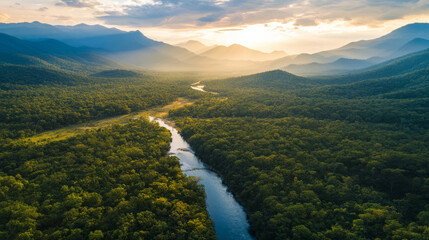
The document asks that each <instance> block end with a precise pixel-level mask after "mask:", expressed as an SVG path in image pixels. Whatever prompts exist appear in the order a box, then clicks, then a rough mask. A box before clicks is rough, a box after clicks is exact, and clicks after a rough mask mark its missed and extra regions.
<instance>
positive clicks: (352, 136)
mask: <svg viewBox="0 0 429 240" xmlns="http://www.w3.org/2000/svg"><path fill="white" fill-rule="evenodd" d="M427 67H428V65H427V64H426V65H424V67H423V65H419V68H420V70H417V71H414V70H415V69H414V68H412V69H409V71H405V74H403V75H399V76H391V77H384V78H380V79H372V80H371V79H368V80H363V79H360V80H359V81H358V82H356V83H350V84H344V85H330V86H320V84H327V82H325V83H321V82H320V81H315V80H313V82H311V80H308V79H305V80H304V79H301V80H300V79H295V80H294V82H293V81H292V82H291V81H290V79H285V78H284V77H282V76H281V75H284V74H282V73H281V72H277V73H278V74H273V73H265V74H266V77H267V78H266V79H265V78H264V75H265V74H259V75H256V76H249V77H242V78H236V79H228V80H216V81H207V82H205V83H204V84H205V85H207V86H206V89H207V90H210V91H215V92H218V93H219V96H220V97H207V98H204V99H201V100H199V101H197V103H196V104H193V105H191V106H186V107H183V108H181V109H177V110H172V111H170V116H171V117H173V118H174V119H175V121H176V124H177V126H178V127H179V128H180V129H181V133H182V135H183V136H184V137H185V138H186V139H187V140H188V142H189V143H190V144H191V146H192V148H193V149H194V150H195V152H196V154H197V155H198V156H199V157H200V158H201V159H202V160H203V161H204V162H206V163H207V164H208V165H209V166H210V167H212V168H213V169H215V170H216V171H217V172H219V173H220V175H222V176H223V177H224V181H225V183H226V184H227V185H228V187H229V188H230V189H231V191H232V192H233V193H234V194H235V196H237V198H238V200H239V201H240V202H241V203H242V204H243V206H244V208H245V209H246V211H247V212H248V215H249V222H250V226H251V231H252V233H254V234H255V235H256V237H257V238H258V239H270V240H271V239H427V238H428V233H429V228H428V221H427V216H428V214H427V212H428V207H429V205H428V199H429V185H428V183H429V181H428V178H427V176H429V165H428V161H427V160H428V159H429V147H428V146H429V138H428V136H429V132H428V127H429V100H428V95H427V93H428V92H429V88H428V87H429V85H428V79H427V75H428V74H427ZM404 69H405V67H404ZM404 69H403V70H404ZM274 73H276V72H274ZM361 80H362V81H361ZM325 81H326V80H325ZM353 81H354V80H353ZM353 81H352V80H350V82H353ZM242 83H243V84H242ZM265 83H266V84H265ZM288 85H289V86H288Z"/></svg>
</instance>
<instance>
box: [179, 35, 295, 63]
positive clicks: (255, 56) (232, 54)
mask: <svg viewBox="0 0 429 240" xmlns="http://www.w3.org/2000/svg"><path fill="white" fill-rule="evenodd" d="M177 46H179V47H183V48H186V49H188V50H189V51H192V52H194V53H196V54H199V55H201V56H205V57H209V58H213V59H219V60H235V61H269V60H275V59H279V58H281V57H285V56H286V55H287V54H286V53H285V52H283V51H274V52H271V53H265V52H261V51H257V50H253V49H250V48H247V47H245V46H242V45H239V44H232V45H230V46H222V45H213V46H207V45H204V44H202V43H201V42H198V41H195V40H191V41H188V42H185V43H181V44H178V45H177Z"/></svg>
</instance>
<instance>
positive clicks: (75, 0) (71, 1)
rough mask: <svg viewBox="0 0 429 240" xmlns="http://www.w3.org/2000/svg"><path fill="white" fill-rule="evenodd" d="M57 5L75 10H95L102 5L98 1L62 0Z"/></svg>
mask: <svg viewBox="0 0 429 240" xmlns="http://www.w3.org/2000/svg"><path fill="white" fill-rule="evenodd" d="M55 5H57V6H67V7H74V8H93V7H95V6H97V5H100V3H99V2H98V1H96V0H60V2H57V3H56V4H55Z"/></svg>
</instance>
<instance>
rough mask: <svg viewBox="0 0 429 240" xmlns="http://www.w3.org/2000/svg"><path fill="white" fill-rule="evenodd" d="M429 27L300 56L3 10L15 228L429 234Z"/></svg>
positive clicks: (236, 234) (280, 235) (1, 178)
mask: <svg viewBox="0 0 429 240" xmlns="http://www.w3.org/2000/svg"><path fill="white" fill-rule="evenodd" d="M234 31H239V30H234ZM428 33H429V24H428V23H414V24H408V25H405V26H403V27H400V28H397V29H396V30H394V31H392V32H390V33H389V34H386V35H383V36H381V37H378V38H375V39H372V40H362V41H357V42H351V43H349V44H347V45H345V46H343V47H340V48H337V49H333V50H329V51H323V52H318V53H314V54H305V53H302V54H297V55H287V53H286V52H283V51H274V52H262V51H257V50H253V49H250V48H248V47H245V46H242V45H239V44H231V45H228V46H226V45H225V46H223V45H216V44H213V45H210V44H203V43H201V42H198V41H195V40H194V41H188V42H183V43H181V44H177V45H173V44H168V43H165V42H161V41H156V40H152V39H151V38H149V37H147V36H145V35H144V34H143V33H142V32H141V31H137V30H136V31H124V30H120V29H117V28H107V27H104V26H102V25H86V24H79V25H74V26H64V25H49V24H45V23H40V22H31V23H28V22H25V23H0V43H1V44H0V216H1V217H0V239H7V240H8V239H154V240H156V239H203V240H204V239H258V240H259V239H261V240H277V239H278V240H280V239H281V240H283V239H293V240H299V239H315V240H316V239H317V240H328V239H332V240H334V239H350V240H357V239H389V240H390V239H392V240H396V239H409V240H420V239H429V205H428V202H429V178H428V176H429V162H428V159H429V45H428V43H427V42H428V40H427V39H429V35H428Z"/></svg>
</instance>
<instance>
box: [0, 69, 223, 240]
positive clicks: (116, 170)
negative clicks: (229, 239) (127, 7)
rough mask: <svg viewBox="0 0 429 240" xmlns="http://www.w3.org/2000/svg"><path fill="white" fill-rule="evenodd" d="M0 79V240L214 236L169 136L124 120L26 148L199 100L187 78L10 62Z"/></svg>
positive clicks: (149, 125)
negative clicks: (67, 130)
mask: <svg viewBox="0 0 429 240" xmlns="http://www.w3.org/2000/svg"><path fill="white" fill-rule="evenodd" d="M0 75H1V76H0V216H1V217H0V219H1V220H0V238H1V239H215V238H216V237H215V232H214V229H213V224H212V222H211V220H210V218H209V215H208V212H207V210H206V203H205V193H204V189H203V188H202V186H201V185H200V184H199V183H198V181H197V180H195V179H192V178H189V177H185V176H184V175H183V173H182V172H181V170H180V166H179V161H178V159H177V158H176V157H171V156H168V155H167V151H168V150H169V145H170V134H169V132H168V131H167V130H166V129H164V128H161V127H159V126H157V124H153V123H149V122H148V120H142V119H140V120H130V121H129V122H126V123H123V124H121V125H113V126H110V127H107V128H101V129H98V130H91V131H89V130H87V131H86V132H85V133H84V134H81V135H77V136H76V137H69V138H67V139H65V140H57V141H47V142H36V143H33V142H30V141H25V140H22V139H23V138H25V137H28V136H33V135H35V134H38V133H40V132H43V131H46V130H51V129H57V128H60V127H65V126H69V125H71V124H76V123H83V122H87V121H89V120H92V119H102V118H106V117H112V116H118V115H123V114H128V113H131V112H135V111H140V110H146V109H149V108H152V107H157V106H164V105H167V104H169V103H171V102H173V101H174V100H176V99H177V98H178V97H186V98H187V99H192V98H198V97H199V96H200V95H201V93H199V92H196V91H193V90H191V89H190V88H189V87H188V86H189V84H191V82H193V81H195V80H194V79H193V78H192V77H189V78H188V79H185V78H183V75H180V74H177V75H178V76H171V75H170V74H161V73H156V74H154V73H140V72H139V73H137V72H133V71H128V70H127V71H126V70H107V71H102V72H99V73H97V74H93V75H91V76H87V75H84V73H79V72H78V71H75V72H73V71H64V70H58V69H53V68H41V67H35V66H19V65H9V64H7V65H2V66H0ZM184 79H185V80H184Z"/></svg>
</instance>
